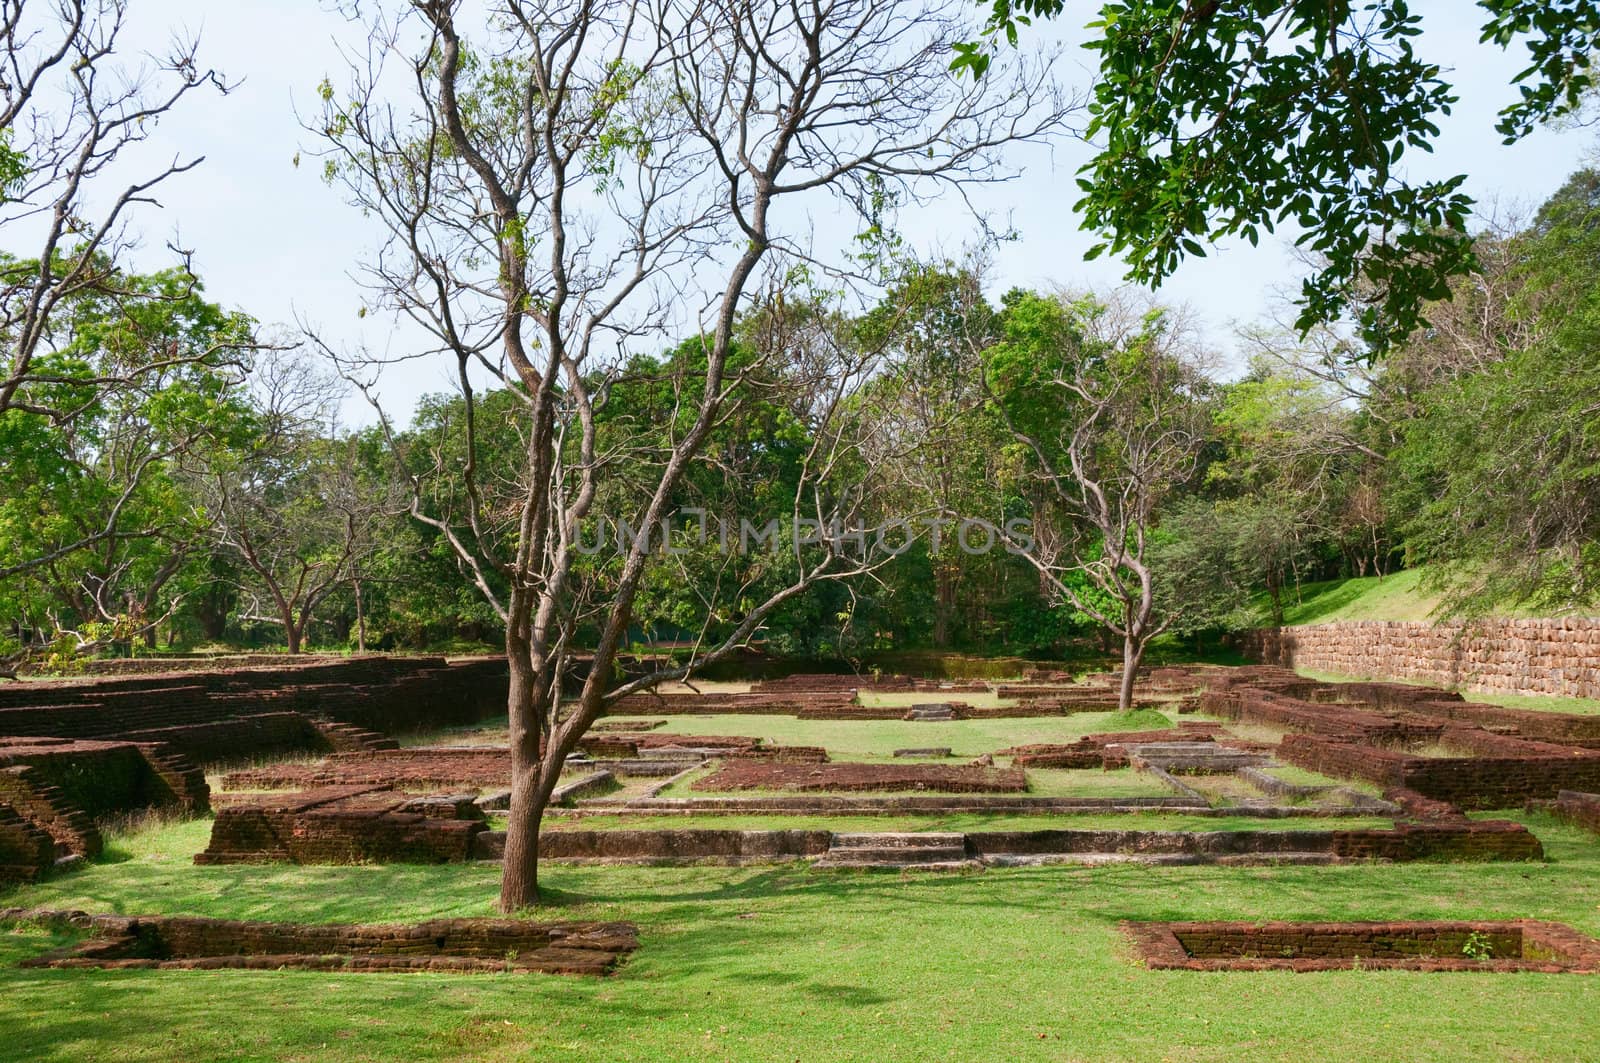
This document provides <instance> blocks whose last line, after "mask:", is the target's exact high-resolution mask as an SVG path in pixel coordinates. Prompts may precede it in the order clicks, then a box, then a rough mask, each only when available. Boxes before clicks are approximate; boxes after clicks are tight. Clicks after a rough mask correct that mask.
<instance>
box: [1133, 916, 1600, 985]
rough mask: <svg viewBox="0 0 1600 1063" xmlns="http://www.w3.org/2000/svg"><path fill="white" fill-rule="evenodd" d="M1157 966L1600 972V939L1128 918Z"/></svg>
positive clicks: (1507, 930)
mask: <svg viewBox="0 0 1600 1063" xmlns="http://www.w3.org/2000/svg"><path fill="white" fill-rule="evenodd" d="M1122 929H1123V932H1124V933H1125V934H1126V935H1127V936H1128V938H1129V940H1130V942H1131V943H1132V945H1133V947H1134V950H1135V951H1136V952H1137V954H1138V955H1139V956H1140V958H1141V959H1143V960H1144V963H1145V966H1147V967H1149V968H1151V969H1153V970H1182V971H1348V970H1352V969H1356V970H1364V971H1371V970H1400V971H1428V972H1449V971H1470V972H1479V973H1482V972H1489V973H1501V974H1503V973H1512V972H1522V971H1538V972H1543V973H1547V974H1567V973H1574V974H1580V973H1581V974H1594V973H1597V972H1600V941H1595V940H1594V939H1593V938H1589V937H1586V936H1584V935H1583V934H1580V933H1578V932H1577V931H1575V930H1573V929H1572V928H1571V927H1568V926H1565V925H1563V924H1561V923H1547V922H1540V921H1538V920H1532V919H1519V920H1514V921H1506V922H1489V921H1481V922H1439V921H1432V922H1429V921H1414V922H1383V923H1373V922H1351V923H1291V922H1270V923H1227V922H1192V923H1133V922H1127V923H1123V924H1122Z"/></svg>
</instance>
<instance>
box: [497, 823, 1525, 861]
mask: <svg viewBox="0 0 1600 1063" xmlns="http://www.w3.org/2000/svg"><path fill="white" fill-rule="evenodd" d="M951 836H952V837H957V838H960V839H962V841H961V845H962V846H963V849H964V855H965V856H966V858H968V859H972V860H977V861H982V862H983V863H985V864H990V865H996V866H1013V865H1020V864H1043V863H1065V862H1073V863H1081V862H1106V861H1109V860H1116V859H1126V860H1135V861H1142V862H1149V863H1275V862H1283V861H1291V862H1300V863H1342V862H1349V861H1362V860H1391V861H1396V862H1406V861H1417V860H1463V861H1472V860H1493V861H1499V860H1537V859H1541V858H1542V857H1543V855H1544V851H1543V849H1542V847H1541V846H1540V844H1539V840H1538V839H1537V838H1536V837H1534V836H1533V835H1532V834H1531V833H1529V832H1528V831H1527V830H1526V829H1525V828H1524V827H1522V826H1521V825H1520V824H1517V823H1499V822H1488V823H1466V822H1463V823H1459V824H1448V825H1444V824H1440V825H1418V824H1408V823H1401V824H1396V825H1395V826H1394V827H1393V828H1392V829H1385V828H1374V829H1370V830H1331V831H1330V830H1321V831H1319V830H1285V831H1277V830H1237V831H1229V830H1218V831H1154V830H1109V829H1108V830H1095V829H1071V828H1068V829H1061V830H1035V831H969V832H967V833H966V834H964V835H956V834H953V835H951ZM853 837H871V836H870V835H856V836H853ZM834 838H835V835H834V833H833V832H831V831H827V830H774V831H761V830H717V829H693V830H582V829H577V830H558V831H546V832H544V833H543V834H541V835H540V837H539V847H540V849H539V851H540V858H541V859H543V860H556V861H569V862H573V863H601V864H624V863H627V864H664V865H673V864H697V863H715V864H743V863H769V862H781V861H786V860H800V859H807V858H810V857H815V856H820V855H822V854H824V853H826V852H827V850H828V849H829V848H830V847H831V845H832V844H833V839H834ZM504 851H505V833H504V832H503V831H483V832H481V833H479V834H477V835H476V836H475V837H474V838H473V842H472V855H473V857H474V858H475V859H479V860H498V859H500V858H501V856H502V854H503V853H504Z"/></svg>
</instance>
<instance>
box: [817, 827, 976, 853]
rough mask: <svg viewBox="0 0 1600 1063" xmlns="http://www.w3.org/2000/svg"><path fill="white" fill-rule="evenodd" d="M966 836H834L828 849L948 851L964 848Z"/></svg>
mask: <svg viewBox="0 0 1600 1063" xmlns="http://www.w3.org/2000/svg"><path fill="white" fill-rule="evenodd" d="M966 844H967V836H966V835H965V834H962V833H960V832H958V831H891V832H885V833H880V834H835V835H834V836H833V839H832V841H831V842H830V843H829V848H830V849H917V848H929V849H948V848H950V847H951V846H954V847H956V848H958V849H960V848H965V846H966Z"/></svg>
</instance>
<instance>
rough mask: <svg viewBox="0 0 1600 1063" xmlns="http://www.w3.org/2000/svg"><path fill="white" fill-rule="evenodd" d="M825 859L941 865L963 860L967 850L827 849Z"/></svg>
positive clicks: (959, 847)
mask: <svg viewBox="0 0 1600 1063" xmlns="http://www.w3.org/2000/svg"><path fill="white" fill-rule="evenodd" d="M825 858H826V859H827V860H829V861H832V862H834V863H847V864H848V863H867V864H896V865H899V864H904V865H907V866H910V865H913V864H943V863H949V862H951V861H959V860H965V859H966V858H967V850H966V849H965V848H964V847H961V846H950V847H949V848H945V849H865V848H859V849H829V850H828V852H827V853H826V854H825Z"/></svg>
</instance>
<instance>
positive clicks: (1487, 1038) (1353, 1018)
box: [0, 818, 1600, 1063]
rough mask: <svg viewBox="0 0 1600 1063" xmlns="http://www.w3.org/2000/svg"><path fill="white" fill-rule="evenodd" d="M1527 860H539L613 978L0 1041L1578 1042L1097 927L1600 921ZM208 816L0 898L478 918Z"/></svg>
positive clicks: (1503, 1006)
mask: <svg viewBox="0 0 1600 1063" xmlns="http://www.w3.org/2000/svg"><path fill="white" fill-rule="evenodd" d="M1528 822H1529V823H1530V824H1531V825H1532V826H1533V828H1534V829H1535V830H1536V831H1537V832H1538V833H1539V834H1540V836H1541V837H1542V838H1543V839H1544V840H1545V842H1546V845H1547V847H1548V849H1549V851H1550V854H1551V856H1552V857H1553V859H1552V861H1551V862H1549V863H1545V864H1492V865H1483V864H1471V865H1466V864H1428V865H1423V864H1412V865H1392V866H1389V865H1371V866H1351V867H1300V868H1295V867H1283V868H1254V869H1244V868H1231V869H1230V868H1217V867H1166V868H1151V867H1142V866H1131V865H1123V866H1110V867H1097V868H1089V867H1050V868H1033V869H1015V870H990V871H986V872H983V873H981V874H969V875H954V876H932V877H920V876H915V875H912V876H900V875H896V874H892V873H891V874H871V873H868V874H851V873H836V872H829V873H822V872H809V871H807V870H805V869H804V867H803V866H800V865H787V866H776V867H749V868H718V867H694V868H620V867H562V866H549V867H547V868H546V869H545V871H544V882H545V884H546V886H547V888H548V889H549V890H550V892H551V897H552V900H554V901H555V902H556V903H555V904H554V906H553V907H552V908H551V909H550V910H549V912H548V914H549V916H551V917H559V918H565V919H571V918H605V919H613V918H627V919H632V920H635V921H636V922H637V923H638V924H639V925H640V929H641V941H642V947H641V949H640V951H639V952H638V953H637V954H636V955H635V957H634V959H633V960H632V961H631V962H630V963H629V964H628V965H627V966H626V967H625V968H624V969H623V970H622V972H621V973H620V974H618V975H617V976H615V977H613V978H611V979H608V980H603V981H600V980H579V979H571V978H563V977H559V976H540V975H498V974H497V975H487V976H473V977H463V976H444V975H426V974H418V975H402V974H379V975H337V974H328V973H311V972H277V973H264V972H226V971H225V972H185V971H171V972H154V971H145V972H136V971H130V972H96V971H35V970H19V969H16V968H15V967H14V966H13V964H14V963H15V962H16V961H17V960H19V959H21V958H23V957H25V956H28V955H31V954H34V953H36V952H39V951H42V950H44V949H45V948H47V947H49V946H50V945H51V944H52V940H51V939H48V938H44V937H40V936H39V935H37V934H36V933H32V932H23V933H16V932H11V933H0V1029H3V1030H4V1031H5V1037H4V1038H3V1039H0V1055H3V1056H4V1057H6V1058H18V1059H21V1058H44V1059H58V1060H72V1061H81V1060H135V1059H138V1060H174V1059H178V1060H188V1059H262V1060H267V1059H271V1060H280V1059H286V1060H298V1059H319V1060H341V1061H342V1060H369V1059H370V1060H393V1059H407V1060H428V1059H448V1060H455V1059H473V1060H477V1059H489V1060H499V1059H526V1060H535V1059H536V1060H560V1059H575V1060H648V1061H652V1063H656V1061H661V1060H675V1059H734V1060H769V1059H770V1060H793V1059H802V1060H807V1061H810V1060H860V1059H874V1060H901V1059H903V1060H922V1059H957V1060H976V1059H983V1060H1013V1059H1091V1058H1092V1059H1106V1058H1111V1059H1130V1060H1134V1059H1137V1060H1156V1059H1268V1058H1271V1059H1341V1058H1342V1059H1441V1060H1444V1059H1449V1060H1459V1059H1482V1058H1516V1059H1594V1058H1596V1057H1600V1020H1597V1019H1596V1016H1597V1015H1600V978H1591V977H1584V976H1574V975H1511V976H1505V975H1500V976H1495V975H1476V974H1455V975H1420V974H1409V973H1403V972H1383V973H1375V972H1340V973H1332V974H1313V975H1291V974H1283V973H1260V974H1228V975H1218V974H1190V973H1177V972H1154V971H1146V970H1144V969H1142V968H1141V967H1139V966H1138V965H1137V964H1136V963H1135V962H1133V961H1132V960H1131V958H1130V957H1129V955H1128V953H1127V950H1126V949H1125V947H1124V945H1123V942H1122V940H1121V938H1120V937H1119V935H1118V933H1117V931H1116V924H1117V921H1118V920H1119V919H1124V918H1133V919H1165V918H1229V919H1235V918H1294V919H1322V918H1334V919H1345V918H1391V917H1393V918H1401V917H1413V918H1442V917H1449V918H1462V917H1473V918H1476V917H1483V918H1491V917H1492V918H1510V917H1519V916H1534V917H1540V918H1549V919H1558V920H1563V921H1566V922H1569V923H1571V924H1573V925H1575V926H1577V927H1578V928H1579V929H1581V930H1583V931H1585V932H1588V933H1591V934H1600V844H1597V842H1596V839H1594V838H1593V837H1592V836H1590V835H1587V834H1583V833H1581V832H1578V831H1575V830H1572V829H1570V828H1566V827H1562V826H1558V825H1556V824H1555V823H1554V822H1553V821H1551V820H1548V819H1544V818H1534V819H1531V820H1529V821H1528ZM208 826H209V825H208V823H207V822H206V821H203V820H202V821H197V822H192V823H184V824H179V825H171V826H157V827H155V828H153V829H150V830H147V831H144V832H141V833H139V834H136V835H134V836H132V837H129V838H125V839H121V840H119V841H118V842H117V843H116V845H115V846H114V848H113V850H112V853H111V858H112V862H107V863H102V864H99V865H96V866H93V867H91V868H88V869H86V870H84V871H82V872H80V873H77V874H73V875H69V876H66V877H62V878H59V879H57V880H55V881H52V882H49V883H46V884H43V885H40V886H36V887H31V888H26V889H22V890H19V891H16V892H14V893H12V894H11V895H9V896H7V897H5V898H0V903H10V904H21V905H30V906H32V905H39V906H49V907H58V908H59V907H75V908H83V909H87V910H91V911H119V912H191V913H200V914H207V915H216V916H230V917H239V918H255V919H286V920H307V921H334V920H386V919H387V920H399V919H415V918H421V917H427V916H454V915H479V914H488V913H489V912H490V911H491V904H492V898H493V895H494V890H495V883H496V875H497V869H496V868H494V867H492V866H448V867H415V866H398V865H396V866H384V867H322V868H298V867H275V866H266V867H220V868H218V867H211V868H200V867H195V866H193V865H192V864H191V863H190V857H191V855H192V854H193V853H194V852H195V851H196V850H197V849H199V848H200V847H201V846H203V844H204V842H205V838H206V832H207V829H208Z"/></svg>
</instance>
